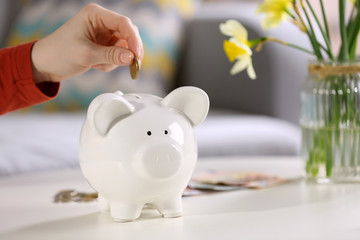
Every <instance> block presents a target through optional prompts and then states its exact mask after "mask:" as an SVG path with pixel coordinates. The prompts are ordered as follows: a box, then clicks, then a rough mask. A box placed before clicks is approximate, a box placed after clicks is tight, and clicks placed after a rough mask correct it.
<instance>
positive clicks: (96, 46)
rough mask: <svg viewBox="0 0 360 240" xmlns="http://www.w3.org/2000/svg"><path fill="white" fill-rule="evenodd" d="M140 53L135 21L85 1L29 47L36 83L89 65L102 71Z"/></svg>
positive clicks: (58, 78)
mask: <svg viewBox="0 0 360 240" xmlns="http://www.w3.org/2000/svg"><path fill="white" fill-rule="evenodd" d="M134 54H135V56H136V57H137V58H138V60H139V63H140V66H141V62H142V58H143V54H144V49H143V45H142V41H141V38H140V35H139V32H138V29H137V27H136V26H135V25H133V24H132V22H131V20H130V19H129V18H127V17H125V16H122V15H119V14H117V13H115V12H112V11H110V10H107V9H105V8H102V7H100V6H99V5H97V4H89V5H87V6H86V7H84V8H83V9H81V10H80V11H79V12H78V13H77V14H76V15H75V16H74V17H72V18H71V19H70V20H68V21H67V22H66V23H65V24H64V25H62V26H61V27H60V28H58V29H57V30H56V31H54V32H53V33H51V34H49V35H48V36H46V37H45V38H43V39H40V40H39V41H37V42H36V43H35V44H34V46H33V49H32V53H31V59H32V70H33V75H34V79H35V82H36V83H40V82H45V81H50V82H60V81H62V80H65V79H68V78H70V77H73V76H76V75H79V74H81V73H83V72H85V71H87V70H89V69H90V68H96V69H100V70H102V71H104V72H108V71H111V70H113V69H114V68H116V67H118V66H125V65H130V64H132V62H133V60H134Z"/></svg>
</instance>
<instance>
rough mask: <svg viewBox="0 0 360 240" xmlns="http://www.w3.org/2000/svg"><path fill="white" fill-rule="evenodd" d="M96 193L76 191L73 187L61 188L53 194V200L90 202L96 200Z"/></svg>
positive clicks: (57, 201)
mask: <svg viewBox="0 0 360 240" xmlns="http://www.w3.org/2000/svg"><path fill="white" fill-rule="evenodd" d="M97 197H98V194H97V193H83V192H77V191H75V190H73V189H71V190H62V191H60V192H58V193H57V194H56V195H55V196H54V202H56V203H67V202H90V201H94V200H96V199H97Z"/></svg>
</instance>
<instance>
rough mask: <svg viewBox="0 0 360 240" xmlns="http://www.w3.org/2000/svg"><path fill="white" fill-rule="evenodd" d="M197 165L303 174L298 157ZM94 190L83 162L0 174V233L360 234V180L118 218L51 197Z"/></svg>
mask: <svg viewBox="0 0 360 240" xmlns="http://www.w3.org/2000/svg"><path fill="white" fill-rule="evenodd" d="M198 168H219V169H239V170H256V171H262V172H267V173H276V174H279V175H281V176H285V177H294V178H296V177H299V176H300V175H301V171H302V163H301V161H300V159H298V158H293V157H279V158H276V157H272V158H265V157H264V158H259V157H257V158H238V159H236V158H229V159H202V160H200V161H199V162H198ZM67 188H73V189H76V190H81V191H87V192H89V191H91V189H90V187H89V186H88V184H87V182H86V181H85V180H84V178H83V177H82V174H81V172H80V171H79V170H78V169H73V170H63V171H57V172H47V173H38V174H29V175H23V176H17V177H12V178H5V179H0V192H1V197H0V239H1V240H8V239H9V240H10V239H27V240H28V239H36V240H41V239H47V240H48V239H59V240H60V239H61V240H70V239H87V240H89V239H106V240H112V239H114V240H115V239H116V240H120V239H126V240H129V239H142V240H143V239H146V240H148V239H167V240H168V239H172V240H173V239H186V240H191V239H194V240H202V239H204V240H208V239H276V240H279V239H286V240H289V239H307V240H308V239H316V240H319V239H326V240H329V239H342V240H343V239H360V185H357V184H338V185H316V184H309V183H306V182H305V181H304V180H295V181H292V182H290V183H287V184H284V185H280V186H275V187H272V188H268V189H262V190H239V191H234V192H226V193H219V194H215V195H206V196H196V197H188V198H184V199H183V203H184V216H183V217H180V218H173V219H166V218H161V217H160V215H159V214H158V213H157V212H156V211H155V210H151V209H147V210H144V211H143V213H142V215H141V217H140V219H138V220H136V221H134V222H128V223H118V222H114V221H113V220H112V218H111V217H110V216H109V215H108V214H104V213H99V212H98V211H97V204H96V203H95V202H91V203H64V204H55V203H52V198H53V196H54V194H55V193H57V192H58V191H59V190H62V189H67Z"/></svg>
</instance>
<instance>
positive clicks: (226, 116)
mask: <svg viewBox="0 0 360 240" xmlns="http://www.w3.org/2000/svg"><path fill="white" fill-rule="evenodd" d="M9 2H11V1H1V2H0V17H1V18H5V20H0V24H1V25H0V36H1V37H2V38H1V40H2V42H3V39H4V35H5V34H6V30H7V26H9V22H10V21H11V17H12V16H13V14H11V13H10V12H11V11H15V12H16V6H13V5H12V4H10V5H7V4H9ZM255 8H256V4H254V3H248V2H244V3H241V2H240V3H239V2H238V3H207V4H204V5H203V6H202V7H201V8H200V9H199V11H198V12H197V13H196V15H195V17H194V18H192V19H190V20H189V22H188V23H187V27H186V31H185V32H184V40H185V41H184V45H183V51H182V56H181V61H179V66H178V74H177V81H176V85H177V86H182V85H193V86H197V87H200V88H202V89H204V90H205V91H206V92H207V93H208V94H209V97H210V101H211V109H210V114H209V116H208V118H207V120H206V121H205V122H204V124H203V125H201V126H200V127H198V128H197V129H196V136H197V139H198V145H199V157H200V159H201V158H203V157H218V156H252V155H273V156H276V155H298V154H299V153H300V142H301V130H300V127H299V126H298V118H299V110H300V96H299V91H300V88H301V83H302V80H304V78H305V73H306V60H307V57H308V56H306V55H305V54H303V53H300V52H298V51H297V50H293V49H290V48H287V47H283V46H279V45H277V44H272V43H270V44H268V45H266V46H265V47H264V48H263V50H262V51H261V52H260V53H255V54H254V57H253V65H254V68H255V71H256V72H257V76H258V78H257V79H256V80H250V79H249V78H248V77H247V75H246V73H241V74H239V75H235V76H230V74H229V70H230V68H231V66H232V64H231V63H229V62H228V60H227V59H226V57H225V54H224V52H223V50H222V42H223V40H224V39H225V37H224V36H222V35H221V34H220V32H219V23H220V22H223V21H225V20H226V19H229V18H236V19H239V20H240V21H241V22H242V23H243V24H244V25H245V27H246V28H248V30H249V37H250V38H255V37H258V36H263V35H271V36H273V37H278V38H281V39H282V40H285V41H289V42H293V43H297V44H299V45H303V46H304V45H305V46H306V45H307V39H306V38H305V36H303V35H302V34H301V33H299V32H298V31H297V29H296V28H295V27H294V26H292V25H290V24H283V25H282V26H281V27H280V28H279V29H277V30H272V31H270V32H266V33H265V32H264V31H263V30H261V28H260V20H259V19H260V18H259V16H256V15H255V14H254V12H255ZM174 87H176V86H174ZM84 118H85V113H84V112H82V113H76V114H74V113H56V114H51V115H50V114H40V113H34V114H26V115H22V114H18V113H10V114H7V115H4V116H0V176H6V175H11V174H14V173H21V172H28V171H39V170H49V169H57V168H66V167H77V166H78V159H77V146H78V145H77V144H78V136H79V132H80V128H81V125H82V122H83V120H84Z"/></svg>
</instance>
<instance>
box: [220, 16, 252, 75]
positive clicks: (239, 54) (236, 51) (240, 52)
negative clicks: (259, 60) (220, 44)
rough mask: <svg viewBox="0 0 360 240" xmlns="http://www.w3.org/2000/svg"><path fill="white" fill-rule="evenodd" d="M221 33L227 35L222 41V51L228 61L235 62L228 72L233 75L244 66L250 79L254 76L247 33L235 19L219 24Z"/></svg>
mask: <svg viewBox="0 0 360 240" xmlns="http://www.w3.org/2000/svg"><path fill="white" fill-rule="evenodd" d="M220 31H221V33H222V34H224V35H226V36H229V37H230V39H229V40H225V41H224V51H225V53H226V55H227V57H228V59H229V61H230V62H234V61H235V60H236V63H235V64H234V66H233V67H232V68H231V70H230V74H232V75H234V74H237V73H239V72H241V71H243V70H244V69H245V68H246V69H247V73H248V75H249V77H250V78H251V79H255V78H256V74H255V71H254V67H253V65H252V59H251V56H252V51H251V48H250V44H249V41H248V33H247V31H246V29H245V28H244V26H243V25H241V23H239V22H238V21H235V20H228V21H226V22H225V23H221V24H220Z"/></svg>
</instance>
